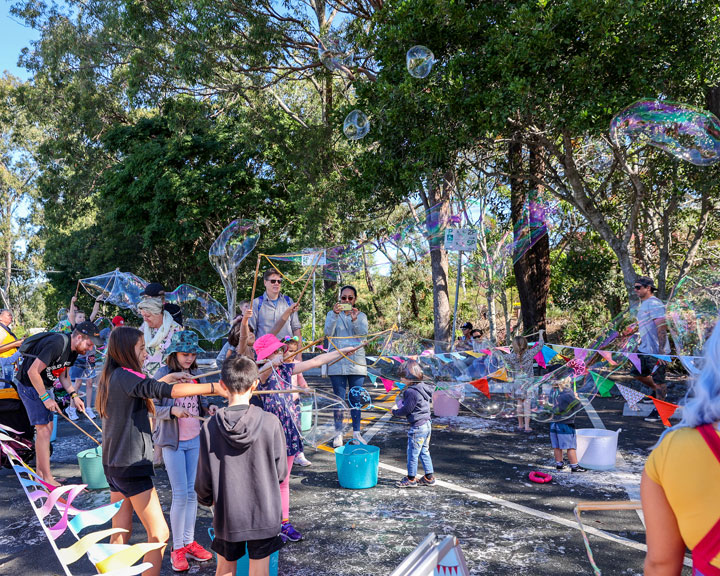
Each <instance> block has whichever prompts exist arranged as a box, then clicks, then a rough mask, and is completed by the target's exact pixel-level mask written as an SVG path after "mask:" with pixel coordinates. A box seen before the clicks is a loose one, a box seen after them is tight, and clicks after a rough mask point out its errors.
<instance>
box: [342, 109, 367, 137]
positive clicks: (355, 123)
mask: <svg viewBox="0 0 720 576" xmlns="http://www.w3.org/2000/svg"><path fill="white" fill-rule="evenodd" d="M343 132H344V133H345V136H347V138H348V139H349V140H360V139H361V138H365V136H367V134H368V132H370V120H368V117H367V116H366V115H365V113H364V112H362V111H361V110H353V111H352V112H350V114H348V115H347V116H346V117H345V122H343Z"/></svg>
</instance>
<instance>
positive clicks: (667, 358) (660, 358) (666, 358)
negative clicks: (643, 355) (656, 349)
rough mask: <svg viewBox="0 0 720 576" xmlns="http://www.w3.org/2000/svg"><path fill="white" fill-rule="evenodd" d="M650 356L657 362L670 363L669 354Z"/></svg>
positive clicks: (670, 357)
mask: <svg viewBox="0 0 720 576" xmlns="http://www.w3.org/2000/svg"><path fill="white" fill-rule="evenodd" d="M650 356H652V357H653V358H657V359H658V360H664V361H665V362H672V356H670V355H669V354H650Z"/></svg>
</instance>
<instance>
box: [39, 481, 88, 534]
mask: <svg viewBox="0 0 720 576" xmlns="http://www.w3.org/2000/svg"><path fill="white" fill-rule="evenodd" d="M86 487H87V484H80V485H71V486H70V488H71V489H70V492H69V493H68V497H67V507H66V508H65V511H64V512H63V514H62V517H61V518H60V520H59V521H58V523H57V524H55V525H54V526H51V527H50V528H48V532H50V536H51V537H52V539H53V540H57V539H58V537H60V536H61V535H62V534H63V533H64V532H65V530H67V525H68V514H69V513H70V510H69V506H70V504H71V503H72V501H73V500H74V499H75V496H77V495H78V494H80V492H82V491H83V490H85V488H86ZM63 488H67V486H63ZM58 490H59V488H58ZM53 492H55V490H53ZM51 496H52V494H51ZM48 500H49V498H48ZM45 504H47V502H45Z"/></svg>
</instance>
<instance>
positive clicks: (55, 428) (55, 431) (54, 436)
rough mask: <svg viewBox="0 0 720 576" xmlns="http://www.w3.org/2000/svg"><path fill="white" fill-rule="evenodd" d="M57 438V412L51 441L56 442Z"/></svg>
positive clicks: (54, 417) (54, 415) (54, 416)
mask: <svg viewBox="0 0 720 576" xmlns="http://www.w3.org/2000/svg"><path fill="white" fill-rule="evenodd" d="M56 438H57V414H53V431H52V434H51V435H50V442H55V439H56Z"/></svg>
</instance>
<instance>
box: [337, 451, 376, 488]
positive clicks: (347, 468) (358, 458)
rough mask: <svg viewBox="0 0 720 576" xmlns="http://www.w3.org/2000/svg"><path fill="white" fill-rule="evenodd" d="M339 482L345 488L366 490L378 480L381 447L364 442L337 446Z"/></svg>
mask: <svg viewBox="0 0 720 576" xmlns="http://www.w3.org/2000/svg"><path fill="white" fill-rule="evenodd" d="M335 465H336V466H337V474H338V482H340V486H342V487H343V488H349V489H350V490H365V489H366V488H372V487H374V486H375V485H376V484H377V481H378V468H379V466H380V448H379V447H377V446H369V445H363V444H357V445H355V444H345V446H340V447H339V448H335Z"/></svg>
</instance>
